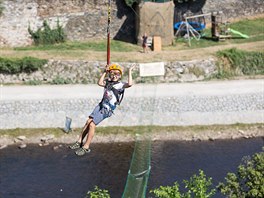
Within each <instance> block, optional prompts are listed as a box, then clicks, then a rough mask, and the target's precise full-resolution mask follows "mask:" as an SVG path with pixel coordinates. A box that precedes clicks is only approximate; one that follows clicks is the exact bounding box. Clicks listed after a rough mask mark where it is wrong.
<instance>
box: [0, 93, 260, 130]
mask: <svg viewBox="0 0 264 198" xmlns="http://www.w3.org/2000/svg"><path fill="white" fill-rule="evenodd" d="M154 94H155V92H153V97H144V98H138V97H125V98H124V100H123V101H122V104H121V106H119V107H118V108H117V110H116V111H115V114H114V115H113V117H111V118H110V119H106V120H105V121H103V122H102V124H100V126H134V125H152V124H154V125H162V126H166V125H182V126H184V125H210V124H234V123H262V122H263V113H264V103H263V95H262V93H251V94H228V95H212V96H202V95H201V96H195V95H193V96H192V95H186V96H172V97H159V96H157V97H155V95H154ZM98 101H100V98H94V99H91V98H90V99H89V98H79V99H53V100H47V99H46V100H30V99H28V100H21V101H14V100H10V101H0V102H1V105H0V123H1V125H0V129H7V128H43V127H45V128H50V127H61V128H63V127H64V123H65V117H66V116H69V117H71V118H72V119H73V121H72V127H82V126H83V124H84V122H85V121H86V119H87V116H88V115H89V113H90V112H91V111H92V110H93V108H94V107H95V105H97V104H98Z"/></svg>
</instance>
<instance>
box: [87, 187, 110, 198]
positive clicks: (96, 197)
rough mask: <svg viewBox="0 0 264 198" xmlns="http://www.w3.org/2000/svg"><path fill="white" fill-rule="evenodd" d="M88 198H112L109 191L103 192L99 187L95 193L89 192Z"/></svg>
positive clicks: (95, 189) (95, 188)
mask: <svg viewBox="0 0 264 198" xmlns="http://www.w3.org/2000/svg"><path fill="white" fill-rule="evenodd" d="M86 198H110V194H109V193H108V190H102V189H100V188H99V187H98V186H95V187H94V191H88V192H87V194H86Z"/></svg>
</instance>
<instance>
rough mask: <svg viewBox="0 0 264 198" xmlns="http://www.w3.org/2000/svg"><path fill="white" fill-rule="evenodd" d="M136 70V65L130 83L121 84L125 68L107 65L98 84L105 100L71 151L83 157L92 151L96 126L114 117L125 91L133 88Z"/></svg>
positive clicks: (98, 106)
mask: <svg viewBox="0 0 264 198" xmlns="http://www.w3.org/2000/svg"><path fill="white" fill-rule="evenodd" d="M134 68H135V65H132V67H130V68H129V70H128V82H121V81H120V79H121V77H122V75H123V68H122V67H121V66H120V65H118V64H116V63H114V64H111V65H109V66H108V65H106V68H105V70H104V72H103V73H102V75H101V77H100V78H99V80H98V83H97V84H98V85H99V86H101V87H104V95H103V98H102V100H101V102H100V103H99V104H98V105H97V106H96V107H95V108H94V110H93V112H92V113H91V114H90V115H89V118H88V120H87V122H86V124H85V125H84V127H83V129H82V132H81V134H80V136H79V139H78V140H77V141H76V142H75V143H73V144H72V145H70V146H69V148H71V149H77V150H76V151H75V154H76V155H79V156H82V155H85V154H86V153H89V152H90V151H91V150H90V148H89V147H90V143H91V141H92V139H93V136H94V132H95V128H96V126H97V125H98V124H99V123H100V122H102V121H103V120H104V119H106V118H109V117H110V116H112V114H113V112H114V110H115V108H116V106H117V105H119V104H120V102H121V100H122V98H123V95H124V90H125V89H126V88H129V87H131V86H132V84H133V82H132V70H133V69H134ZM86 135H87V138H86V141H85V142H84V143H83V139H84V138H85V136H86Z"/></svg>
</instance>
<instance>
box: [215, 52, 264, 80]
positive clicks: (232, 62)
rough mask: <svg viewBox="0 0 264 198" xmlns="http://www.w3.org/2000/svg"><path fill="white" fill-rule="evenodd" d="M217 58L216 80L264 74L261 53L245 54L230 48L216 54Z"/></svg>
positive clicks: (263, 54)
mask: <svg viewBox="0 0 264 198" xmlns="http://www.w3.org/2000/svg"><path fill="white" fill-rule="evenodd" d="M217 56H218V58H219V61H218V73H217V74H216V77H217V78H223V77H226V78H228V77H232V76H239V75H258V74H262V75H263V74H264V53H263V52H247V51H242V50H238V49H236V48H232V49H228V50H223V51H219V52H217Z"/></svg>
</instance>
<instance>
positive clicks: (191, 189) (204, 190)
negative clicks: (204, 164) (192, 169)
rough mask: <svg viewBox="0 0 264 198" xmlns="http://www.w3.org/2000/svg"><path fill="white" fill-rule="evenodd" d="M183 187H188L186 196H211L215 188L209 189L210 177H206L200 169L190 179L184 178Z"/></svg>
mask: <svg viewBox="0 0 264 198" xmlns="http://www.w3.org/2000/svg"><path fill="white" fill-rule="evenodd" d="M183 182H184V183H185V188H187V189H188V192H187V197H195V198H209V197H213V196H214V194H215V192H216V190H215V189H210V187H211V185H212V178H211V177H209V178H206V175H205V174H204V172H203V171H202V170H199V175H196V174H194V175H193V176H192V177H191V178H190V180H189V181H188V180H184V181H183Z"/></svg>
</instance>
